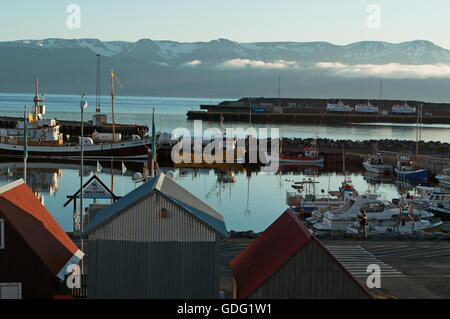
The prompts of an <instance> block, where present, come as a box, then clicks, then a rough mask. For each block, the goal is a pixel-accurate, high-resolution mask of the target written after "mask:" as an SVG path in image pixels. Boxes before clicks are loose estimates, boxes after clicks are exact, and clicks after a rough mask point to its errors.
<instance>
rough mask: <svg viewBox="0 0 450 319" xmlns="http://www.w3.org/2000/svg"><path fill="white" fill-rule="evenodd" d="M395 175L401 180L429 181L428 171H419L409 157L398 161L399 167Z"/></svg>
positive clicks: (395, 169)
mask: <svg viewBox="0 0 450 319" xmlns="http://www.w3.org/2000/svg"><path fill="white" fill-rule="evenodd" d="M394 172H395V175H397V177H399V178H400V179H416V180H418V179H420V180H424V179H428V174H429V171H428V169H426V168H424V169H417V168H415V167H414V164H413V162H412V161H411V160H410V159H409V158H407V157H401V158H400V159H399V160H398V161H397V166H396V167H395V168H394Z"/></svg>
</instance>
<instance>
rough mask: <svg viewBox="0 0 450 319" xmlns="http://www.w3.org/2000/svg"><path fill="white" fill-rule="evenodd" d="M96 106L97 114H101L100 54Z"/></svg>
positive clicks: (98, 55)
mask: <svg viewBox="0 0 450 319" xmlns="http://www.w3.org/2000/svg"><path fill="white" fill-rule="evenodd" d="M95 106H96V108H95V112H96V113H100V54H97V92H96V101H95Z"/></svg>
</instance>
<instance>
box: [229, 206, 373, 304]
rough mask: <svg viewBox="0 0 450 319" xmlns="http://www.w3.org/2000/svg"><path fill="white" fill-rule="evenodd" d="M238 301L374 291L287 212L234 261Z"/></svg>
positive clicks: (366, 294) (352, 295)
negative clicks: (240, 299) (364, 284)
mask: <svg viewBox="0 0 450 319" xmlns="http://www.w3.org/2000/svg"><path fill="white" fill-rule="evenodd" d="M230 266H231V269H232V271H233V276H234V291H233V295H234V298H258V299H264V298H266V299H276V298H280V299H281V298H283V299H288V298H295V299H304V298H321V299H322V298H370V293H369V292H368V290H366V289H365V288H364V287H363V286H362V285H361V284H360V282H359V281H358V280H357V279H356V278H354V277H353V276H352V275H351V274H350V272H349V271H348V270H347V269H346V268H345V267H344V266H343V265H342V264H341V263H340V262H339V261H338V260H337V259H336V258H335V257H334V256H333V254H331V252H330V251H328V249H327V248H326V247H325V246H323V245H322V243H321V242H320V241H319V240H318V239H317V238H316V237H315V236H313V235H312V234H311V233H310V231H309V230H308V229H307V228H306V227H305V226H304V225H303V223H302V222H301V221H300V220H299V219H298V217H296V216H295V215H294V214H293V213H292V212H291V211H289V210H287V211H285V212H284V213H283V214H282V215H281V216H280V217H279V218H278V219H277V220H276V221H275V222H274V223H273V224H272V225H270V226H269V227H268V228H267V229H266V230H265V231H264V232H263V233H262V234H261V235H260V236H258V237H257V238H256V239H255V240H254V241H253V242H252V243H251V244H250V245H249V246H248V247H247V248H246V249H244V250H243V251H242V252H241V253H240V254H239V255H238V256H236V258H234V259H233V260H232V261H231V263H230Z"/></svg>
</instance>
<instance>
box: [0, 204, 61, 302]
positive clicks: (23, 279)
mask: <svg viewBox="0 0 450 319" xmlns="http://www.w3.org/2000/svg"><path fill="white" fill-rule="evenodd" d="M0 218H4V217H3V216H2V214H1V213H0ZM11 282H20V283H22V298H23V299H41V298H44V299H49V298H53V296H54V295H55V294H56V292H57V291H58V282H59V279H58V278H57V277H56V276H55V275H54V274H52V273H51V272H50V270H49V269H48V267H47V266H46V265H45V264H44V263H43V262H42V261H41V259H40V258H39V256H38V255H37V254H36V253H35V252H34V251H33V250H32V249H31V247H30V246H29V245H28V244H27V242H26V241H25V240H24V239H23V238H22V237H21V236H20V234H19V233H18V232H17V231H16V229H15V228H13V227H12V225H11V224H10V223H8V220H6V221H5V249H0V283H11Z"/></svg>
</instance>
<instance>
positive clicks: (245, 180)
mask: <svg viewBox="0 0 450 319" xmlns="http://www.w3.org/2000/svg"><path fill="white" fill-rule="evenodd" d="M32 98H33V95H32V94H0V116H23V107H24V105H25V104H27V105H28V106H29V107H31V106H32ZM222 100H223V99H209V98H204V99H201V98H197V99H193V98H164V97H121V96H118V97H117V99H116V102H117V103H116V107H115V111H116V119H117V122H118V123H131V124H134V123H137V124H145V125H148V126H149V127H150V126H151V116H152V108H153V107H155V108H156V114H157V115H156V127H157V130H162V131H164V132H171V131H172V130H173V129H175V128H178V127H184V128H188V129H191V130H192V129H193V123H192V122H191V121H188V120H187V119H186V112H187V111H188V110H190V109H199V105H200V104H209V103H219V102H220V101H222ZM79 101H80V97H79V96H76V95H48V96H46V103H45V105H46V108H47V114H46V117H47V118H50V117H56V118H58V119H61V120H77V119H79V118H80V111H79ZM87 101H88V109H87V111H86V115H85V116H86V118H89V117H90V116H91V115H92V114H93V111H95V96H87ZM101 108H102V111H103V112H104V113H108V114H109V113H110V108H111V104H110V98H109V97H108V96H103V97H102V99H101ZM208 125H216V124H215V123H210V124H208V123H206V124H204V129H206V128H207V127H208ZM224 126H225V127H227V124H225V125H224ZM233 126H234V127H236V126H237V124H236V123H234V124H233ZM244 126H245V125H244ZM255 127H257V128H258V127H269V128H270V127H279V129H280V133H281V136H283V137H304V138H310V137H313V136H315V135H318V136H319V137H321V138H332V139H351V140H365V139H385V138H392V139H404V140H415V134H416V133H415V128H414V126H399V125H393V126H387V125H347V126H333V127H328V126H322V127H315V126H311V125H303V126H288V125H276V126H275V125H273V126H272V125H267V126H265V125H259V126H258V125H255ZM422 138H423V140H425V141H430V140H434V141H437V140H440V141H442V142H450V126H445V125H427V126H424V128H423V129H422ZM131 167H133V166H132V165H129V169H128V171H127V172H126V174H125V176H123V177H122V176H121V173H120V171H115V172H114V181H113V183H114V191H115V193H116V194H117V195H119V196H122V195H124V194H126V193H127V192H129V191H130V190H132V189H134V188H135V187H136V186H139V184H135V182H134V181H133V179H132V176H133V174H134V173H135V171H133V169H131ZM28 168H29V169H28V178H27V183H28V185H30V186H31V187H32V188H33V190H34V191H36V192H39V193H40V194H41V196H43V198H44V204H45V206H46V207H47V209H48V210H49V211H50V212H51V213H52V214H53V216H54V217H55V219H56V220H57V221H58V223H59V224H60V225H61V226H62V227H63V228H64V230H66V231H70V230H72V227H73V224H72V211H73V207H72V205H69V206H67V207H63V205H64V203H65V202H66V201H67V198H66V196H67V195H71V194H73V193H75V192H76V191H77V190H78V188H79V167H78V165H75V164H67V163H33V162H30V163H29V164H28ZM95 169H96V168H95V165H93V166H87V171H86V172H85V177H84V178H85V180H87V179H88V178H89V177H90V176H92V174H93V173H94V171H95ZM135 170H136V171H139V170H140V168H135ZM313 173H314V172H311V171H310V170H306V171H305V170H302V169H297V170H296V171H295V172H280V173H278V174H266V173H261V172H253V173H252V175H251V177H249V176H248V174H247V173H246V172H245V171H236V172H234V174H235V182H233V183H229V182H228V181H227V175H226V174H225V173H221V172H219V171H215V170H189V169H183V170H180V169H177V170H175V180H176V181H177V182H178V183H180V184H181V185H182V186H184V187H186V188H187V189H189V190H190V191H191V192H193V193H194V194H195V195H196V196H198V197H199V198H201V199H203V200H204V201H206V202H207V203H208V204H209V205H211V206H212V207H214V208H215V209H217V210H218V211H219V212H221V213H222V214H223V216H224V218H225V222H226V225H227V228H228V229H229V230H249V229H252V230H254V231H262V230H264V229H265V228H266V227H267V226H268V225H270V224H271V223H272V222H273V221H274V220H275V219H276V218H277V217H278V216H279V215H280V214H282V213H283V211H284V210H285V209H286V208H287V205H286V204H285V196H286V191H294V189H293V188H291V185H292V184H293V182H294V181H301V180H303V179H304V178H315V180H316V181H317V182H319V184H318V186H317V189H316V190H317V193H318V194H320V190H322V189H323V190H324V191H325V192H327V191H328V190H336V189H337V188H338V187H339V185H340V183H341V182H342V180H343V176H342V174H339V173H322V172H321V170H317V171H315V174H316V176H315V175H314V174H313ZM228 174H229V173H228ZM311 174H313V175H311ZM22 176H23V164H22V163H10V162H3V163H0V186H1V185H5V184H7V183H9V182H12V181H14V180H16V179H18V178H21V177H22ZM99 176H100V178H101V179H102V180H103V181H104V182H105V184H106V185H108V186H110V185H111V174H110V171H109V169H106V168H105V169H104V170H103V171H102V172H101V173H100V174H99ZM349 177H350V178H351V179H352V181H353V184H354V186H355V187H356V189H357V190H358V191H359V192H364V191H366V190H367V189H368V188H371V190H375V191H377V192H380V193H383V194H385V196H386V198H387V199H392V198H396V197H398V192H397V185H396V184H395V181H393V180H391V179H389V178H387V179H385V180H380V181H377V183H376V184H374V185H372V184H370V183H368V181H367V179H368V178H369V177H370V176H365V174H364V172H362V171H361V172H359V173H353V174H351V175H350V176H349ZM86 202H87V204H89V203H90V201H89V200H86Z"/></svg>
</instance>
